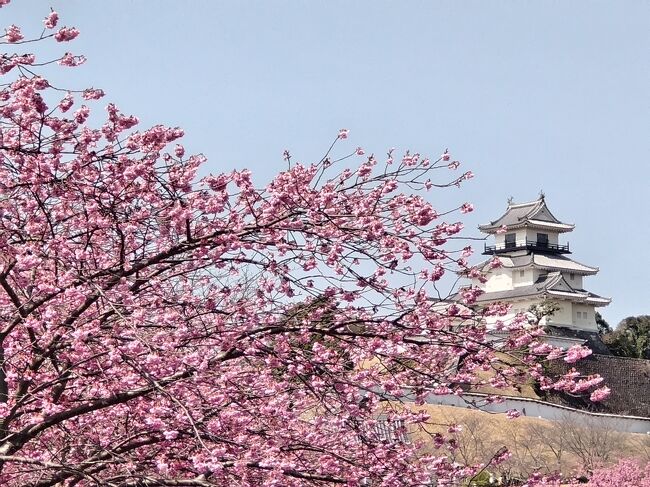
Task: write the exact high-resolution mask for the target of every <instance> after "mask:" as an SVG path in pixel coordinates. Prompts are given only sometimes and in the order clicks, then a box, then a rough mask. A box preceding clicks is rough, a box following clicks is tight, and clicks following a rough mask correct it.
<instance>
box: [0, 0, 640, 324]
mask: <svg viewBox="0 0 650 487" xmlns="http://www.w3.org/2000/svg"><path fill="white" fill-rule="evenodd" d="M49 5H52V6H54V8H55V9H56V10H57V11H58V12H59V13H60V15H61V17H62V20H63V23H65V24H68V25H75V26H77V27H78V28H79V29H80V30H81V31H82V35H81V36H80V37H79V39H78V40H77V41H76V42H75V43H73V44H70V45H69V46H66V48H68V49H70V50H73V51H74V52H75V53H83V54H85V55H86V56H87V57H88V58H89V61H88V63H87V65H86V66H84V67H83V69H79V70H75V71H69V72H65V73H64V74H66V75H69V77H68V78H67V79H64V80H63V83H62V84H64V86H65V87H71V86H70V81H71V80H73V81H74V85H75V87H86V86H89V85H94V86H95V87H100V88H103V89H104V90H105V91H106V92H107V93H108V96H107V98H106V100H110V101H115V102H116V103H117V104H118V105H119V106H120V107H121V108H122V109H123V110H124V111H125V112H128V113H134V114H136V115H138V116H139V117H140V118H141V120H142V121H143V124H153V123H165V124H170V125H180V126H182V127H183V128H185V129H186V133H187V136H186V139H185V145H186V146H187V148H188V150H190V151H193V152H203V153H205V154H206V155H207V156H208V157H209V170H210V171H212V172H217V171H222V170H229V169H232V168H235V167H248V168H250V169H251V170H253V171H254V172H255V173H256V175H257V176H256V179H257V181H259V182H260V183H263V182H265V181H266V180H267V179H268V178H270V177H271V176H272V175H273V174H274V173H275V172H277V171H279V170H281V169H282V168H283V167H284V166H283V163H282V160H281V154H282V151H283V149H285V148H289V149H291V151H292V153H293V154H294V157H295V158H296V159H297V160H301V161H307V162H309V161H311V160H312V159H315V158H317V157H318V156H319V155H321V154H322V152H323V150H324V149H325V148H326V146H327V145H328V144H329V142H330V141H331V139H332V137H333V136H334V135H335V134H336V132H337V131H338V129H339V128H341V127H346V128H348V129H350V140H349V141H348V144H349V146H350V148H354V147H356V146H358V145H359V146H362V147H364V148H365V149H366V150H367V151H369V152H371V151H372V152H375V153H379V154H382V153H384V152H385V151H386V149H388V148H389V147H397V148H398V150H400V151H401V150H404V149H407V148H411V149H413V150H417V151H420V152H422V153H426V154H428V155H431V156H437V155H438V154H439V153H440V152H441V151H442V150H443V149H444V148H445V147H449V148H450V151H451V152H452V153H453V154H454V156H455V157H457V158H459V159H461V160H462V161H463V162H464V167H465V169H471V170H472V171H474V173H475V174H476V178H475V179H474V180H472V181H471V182H470V183H469V184H466V185H465V186H464V187H463V188H462V189H461V190H452V191H450V192H449V193H448V194H442V193H433V199H434V203H436V204H437V205H438V206H439V207H440V208H445V207H447V206H448V205H450V204H452V203H457V202H462V201H465V200H469V201H471V202H473V203H474V204H475V206H476V211H475V213H473V214H471V215H469V218H467V219H466V220H465V221H466V223H467V225H468V227H470V230H471V231H472V232H475V233H478V232H477V231H475V230H474V229H475V228H476V225H478V224H479V223H484V222H486V221H488V220H490V219H493V218H496V217H497V216H499V215H500V214H501V212H502V211H503V210H504V209H505V205H506V199H507V197H508V196H514V198H515V200H516V201H527V200H530V199H534V198H535V197H536V196H537V194H538V193H539V191H540V189H543V190H544V192H545V193H546V196H547V202H548V204H549V207H550V208H551V211H553V212H554V213H555V214H556V216H557V217H559V218H561V219H564V220H565V221H569V222H573V223H576V224H577V228H576V230H575V231H574V232H573V234H569V235H568V236H567V237H566V239H565V240H567V239H568V240H569V242H570V244H571V248H572V249H573V250H574V253H573V257H574V258H575V259H576V260H578V261H581V262H584V263H586V264H591V265H597V266H599V267H600V268H601V272H600V274H599V275H598V276H595V277H591V278H588V279H587V280H586V287H587V288H588V289H590V290H592V291H594V292H596V293H599V294H601V295H604V296H611V297H613V299H614V301H613V303H612V304H611V305H610V306H609V307H607V308H604V309H603V310H602V312H603V315H604V316H605V317H606V319H608V320H609V321H610V323H611V324H615V323H617V322H618V321H619V320H620V319H622V318H624V317H625V316H628V315H635V314H642V313H644V314H650V278H649V267H650V257H649V249H650V225H649V223H650V217H649V213H650V203H649V202H648V193H649V192H650V169H649V168H648V163H649V162H650V157H649V156H650V142H649V140H650V139H649V137H648V134H649V133H650V120H649V113H650V112H649V101H650V96H649V89H648V86H650V61H649V59H648V54H649V52H650V49H649V48H650V34H649V33H650V3H649V2H647V1H634V0H628V1H614V0H612V1H609V2H604V1H571V2H566V1H545V2H532V1H520V2H514V1H510V2H505V1H499V2H497V1H490V2H489V1H473V2H469V1H465V2H462V1H461V2H458V1H444V2H442V1H428V2H424V1H421V2H382V1H373V2H352V1H331V2H306V1H302V2H298V1H295V2H235V1H232V2H218V1H214V0H212V1H208V0H202V1H199V0H194V1H175V2H172V1H153V0H149V1H144V0H140V1H133V0H130V1H129V0H121V1H112V2H107V1H98V0H68V1H52V2H49V3H48V2H43V1H42V0H40V1H36V0H21V1H18V0H14V2H13V4H12V5H10V6H9V7H8V8H3V9H1V10H0V20H2V22H1V23H0V24H2V25H7V24H10V23H17V24H19V25H24V26H25V28H27V25H29V24H31V25H32V26H35V25H36V24H37V23H38V22H34V19H37V20H39V21H40V19H41V18H42V17H44V16H45V15H46V13H47V11H48V6H49ZM479 245H480V244H479ZM481 247H482V245H481Z"/></svg>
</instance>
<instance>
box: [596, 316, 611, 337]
mask: <svg viewBox="0 0 650 487" xmlns="http://www.w3.org/2000/svg"><path fill="white" fill-rule="evenodd" d="M596 325H597V326H598V333H600V334H601V335H606V334H607V333H611V332H612V327H611V326H609V323H607V321H605V318H603V315H601V314H600V313H599V312H598V311H596Z"/></svg>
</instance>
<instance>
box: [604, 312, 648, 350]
mask: <svg viewBox="0 0 650 487" xmlns="http://www.w3.org/2000/svg"><path fill="white" fill-rule="evenodd" d="M603 341H604V342H605V344H606V345H607V347H608V348H609V349H610V350H611V351H612V353H613V354H614V355H618V356H619V357H633V358H645V359H650V315H641V316H630V317H628V318H625V319H624V320H623V321H621V322H620V323H619V324H618V326H617V327H616V329H615V330H614V331H613V332H611V333H608V334H606V335H605V336H604V337H603Z"/></svg>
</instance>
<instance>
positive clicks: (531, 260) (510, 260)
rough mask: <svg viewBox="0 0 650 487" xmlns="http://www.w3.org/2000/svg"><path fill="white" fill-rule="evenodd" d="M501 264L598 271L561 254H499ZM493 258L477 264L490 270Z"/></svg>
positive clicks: (593, 272)
mask: <svg viewBox="0 0 650 487" xmlns="http://www.w3.org/2000/svg"><path fill="white" fill-rule="evenodd" d="M499 260H500V261H501V265H502V266H503V267H506V268H508V269H512V268H525V267H536V268H537V269H544V270H547V271H568V272H573V273H575V274H581V275H591V274H597V273H598V267H591V266H588V265H585V264H581V263H580V262H576V261H575V260H573V259H569V258H568V257H564V256H563V255H559V254H533V253H530V254H527V255H517V256H505V255H503V256H499ZM491 262H492V259H488V260H485V261H483V262H481V263H480V264H478V265H477V267H478V268H479V269H481V270H484V271H485V270H488V269H489V265H490V263H491Z"/></svg>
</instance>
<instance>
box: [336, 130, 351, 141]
mask: <svg viewBox="0 0 650 487" xmlns="http://www.w3.org/2000/svg"><path fill="white" fill-rule="evenodd" d="M349 133H350V131H349V130H348V129H341V130H339V135H338V138H339V139H341V140H343V139H347V138H348V134H349Z"/></svg>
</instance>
